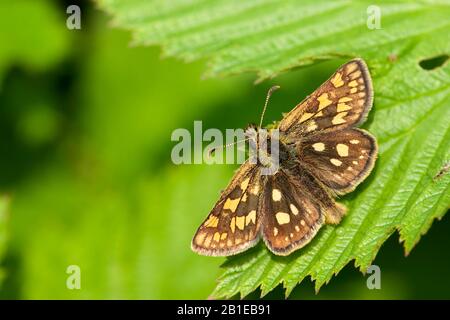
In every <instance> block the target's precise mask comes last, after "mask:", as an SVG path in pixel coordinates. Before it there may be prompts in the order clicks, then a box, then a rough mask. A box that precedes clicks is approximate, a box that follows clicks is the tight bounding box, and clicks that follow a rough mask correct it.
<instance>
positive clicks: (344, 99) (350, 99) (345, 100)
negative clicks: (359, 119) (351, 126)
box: [338, 97, 353, 103]
mask: <svg viewBox="0 0 450 320" xmlns="http://www.w3.org/2000/svg"><path fill="white" fill-rule="evenodd" d="M352 100H353V99H352V98H350V97H342V98H340V99H339V101H338V102H339V103H341V102H342V103H344V102H350V101H352Z"/></svg>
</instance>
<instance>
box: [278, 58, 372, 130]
mask: <svg viewBox="0 0 450 320" xmlns="http://www.w3.org/2000/svg"><path fill="white" fill-rule="evenodd" d="M372 100H373V89H372V81H371V78H370V75H369V72H368V69H367V66H366V64H365V63H364V61H362V60H360V59H354V60H352V61H350V62H348V63H346V64H344V65H343V66H342V67H340V68H339V69H338V70H337V71H336V72H335V73H334V74H333V75H332V76H331V78H330V79H328V80H327V81H325V82H324V83H323V84H322V85H321V86H320V87H319V88H318V89H317V90H316V91H314V92H313V93H312V94H311V95H309V96H308V97H307V98H306V99H305V100H304V101H302V102H301V103H299V104H298V105H297V106H296V107H295V108H294V109H293V110H292V111H291V112H289V113H288V114H287V115H286V116H285V118H284V119H283V120H282V121H281V122H280V125H279V129H280V131H282V132H285V133H286V134H287V135H288V137H290V138H292V139H295V138H297V137H298V136H299V135H303V136H305V135H308V134H310V133H314V132H319V131H322V130H325V129H327V130H341V129H345V128H349V127H352V126H356V125H358V124H361V123H362V122H364V121H365V119H366V116H367V113H368V112H369V111H370V108H371V107H372Z"/></svg>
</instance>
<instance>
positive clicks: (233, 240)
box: [191, 59, 377, 256]
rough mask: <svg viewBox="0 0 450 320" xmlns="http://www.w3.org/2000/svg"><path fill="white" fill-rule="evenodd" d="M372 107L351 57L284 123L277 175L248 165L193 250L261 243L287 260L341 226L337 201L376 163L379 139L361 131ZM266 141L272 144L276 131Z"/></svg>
mask: <svg viewBox="0 0 450 320" xmlns="http://www.w3.org/2000/svg"><path fill="white" fill-rule="evenodd" d="M269 93H271V92H269ZM268 98H269V94H268V97H267V99H266V105H265V107H266V106H267V100H268ZM372 102H373V89H372V81H371V77H370V73H369V70H368V68H367V66H366V63H365V62H364V61H363V60H362V59H353V60H351V61H349V62H347V63H346V64H344V65H343V66H341V67H340V68H339V69H338V70H337V71H336V72H335V73H334V74H333V75H332V76H331V77H330V78H329V79H328V80H327V81H325V82H324V83H323V84H322V85H321V86H320V87H319V88H318V89H317V90H315V91H314V92H313V93H312V94H311V95H309V96H308V97H306V99H305V100H303V101H302V102H301V103H299V104H298V105H297V106H296V107H295V108H294V109H293V110H292V111H290V112H289V113H288V114H286V115H285V116H284V117H283V119H282V120H281V121H280V122H279V123H278V125H277V127H276V128H275V129H277V132H278V137H277V139H278V143H279V154H278V157H279V166H278V168H277V170H276V172H274V173H273V174H270V175H264V174H262V173H261V172H262V170H263V169H264V164H262V163H261V162H257V163H254V162H250V161H248V160H247V161H246V162H244V163H243V164H242V165H241V167H240V168H239V169H238V170H237V172H236V173H235V175H234V177H233V178H232V180H231V182H230V183H229V185H228V187H227V188H226V189H225V190H224V191H223V192H222V193H221V195H220V198H219V200H218V201H217V203H216V204H215V205H214V207H213V209H212V210H211V212H210V213H209V215H208V217H207V218H206V220H205V221H204V222H203V223H202V224H201V225H200V227H199V228H198V230H197V232H196V233H195V235H194V238H193V239H192V243H191V247H192V249H193V250H194V251H195V252H197V253H199V254H202V255H208V256H229V255H234V254H238V253H240V252H243V251H245V250H247V249H249V248H251V247H253V246H254V245H255V244H256V243H257V242H258V241H259V240H260V239H261V238H262V239H263V240H264V242H265V244H266V246H267V248H268V249H269V250H270V251H271V252H273V253H274V254H276V255H281V256H285V255H288V254H290V253H292V252H293V251H295V250H297V249H299V248H302V247H304V246H305V245H306V244H308V243H309V242H310V241H311V239H313V238H314V236H315V235H316V234H317V232H318V231H319V229H320V228H321V226H323V225H324V224H326V223H329V224H338V223H339V222H340V221H341V219H342V217H343V216H344V215H345V213H346V207H345V206H344V205H342V204H340V203H337V202H336V201H335V197H336V196H338V195H343V194H346V193H348V192H351V191H353V190H354V189H355V187H356V186H357V185H358V184H359V183H361V182H362V181H363V180H364V179H365V178H366V177H367V176H368V175H369V173H370V172H371V170H372V168H373V167H374V163H375V160H376V156H377V143H376V139H375V138H374V136H372V135H371V134H370V133H369V132H367V131H365V130H363V129H359V128H357V127H358V126H359V125H360V124H362V123H363V122H364V121H365V120H366V118H367V114H368V112H369V111H370V109H371V107H372ZM264 110H265V108H264ZM263 114H264V112H263ZM261 121H262V119H261ZM260 128H261V124H260V126H259V128H257V129H256V130H257V132H258V131H259V130H261V129H260ZM265 139H268V140H270V139H274V137H273V136H272V131H270V132H269V134H268V135H267V136H266V137H265Z"/></svg>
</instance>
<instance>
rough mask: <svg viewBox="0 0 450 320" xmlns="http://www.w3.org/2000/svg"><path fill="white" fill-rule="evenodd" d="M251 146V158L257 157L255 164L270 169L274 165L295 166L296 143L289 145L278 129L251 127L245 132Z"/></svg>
mask: <svg viewBox="0 0 450 320" xmlns="http://www.w3.org/2000/svg"><path fill="white" fill-rule="evenodd" d="M245 135H246V137H247V138H248V139H249V144H250V157H252V156H254V157H255V163H256V164H258V165H260V166H263V167H270V166H273V165H274V163H276V164H277V165H278V164H282V165H283V167H289V164H290V163H291V164H292V166H294V165H295V163H294V162H295V158H296V150H295V144H294V143H288V141H287V140H286V139H285V138H284V136H283V135H280V132H279V131H278V130H277V129H276V128H270V129H259V128H256V127H253V126H251V127H249V128H248V129H247V130H246V131H245Z"/></svg>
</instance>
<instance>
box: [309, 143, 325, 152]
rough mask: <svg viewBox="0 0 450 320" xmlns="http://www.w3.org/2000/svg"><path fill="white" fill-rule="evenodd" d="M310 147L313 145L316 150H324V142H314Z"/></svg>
mask: <svg viewBox="0 0 450 320" xmlns="http://www.w3.org/2000/svg"><path fill="white" fill-rule="evenodd" d="M312 147H313V148H314V150H316V151H323V150H325V144H323V143H322V142H317V143H314V144H313V145H312Z"/></svg>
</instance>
